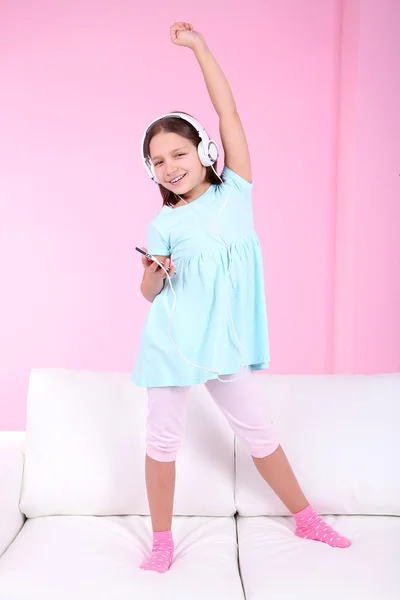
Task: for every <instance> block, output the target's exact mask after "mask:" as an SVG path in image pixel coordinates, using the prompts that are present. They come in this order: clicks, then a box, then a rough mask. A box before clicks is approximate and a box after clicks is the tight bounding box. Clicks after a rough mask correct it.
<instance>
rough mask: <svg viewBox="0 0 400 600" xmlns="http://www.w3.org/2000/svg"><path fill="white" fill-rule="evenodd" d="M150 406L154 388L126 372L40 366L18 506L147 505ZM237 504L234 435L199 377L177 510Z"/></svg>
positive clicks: (120, 508)
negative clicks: (137, 383)
mask: <svg viewBox="0 0 400 600" xmlns="http://www.w3.org/2000/svg"><path fill="white" fill-rule="evenodd" d="M146 415H147V392H146V390H145V389H142V388H138V387H136V386H135V385H134V384H133V383H132V382H131V381H130V379H129V374H128V373H107V372H90V371H73V370H67V369H33V370H32V371H31V375H30V381H29V389H28V402H27V423H26V440H25V467H24V474H23V480H22V490H21V501H20V509H21V511H22V512H23V513H24V514H25V515H26V516H27V517H28V518H32V517H40V516H47V515H60V514H66V515H123V514H135V515H148V514H149V509H148V503H147V497H146V490H145V474H144V461H145V422H146ZM234 513H235V504H234V436H233V434H232V432H231V430H230V428H229V426H228V425H227V424H226V422H225V419H224V418H223V416H222V415H221V414H220V412H219V410H218V409H217V408H216V406H215V405H214V403H213V401H212V400H211V398H210V397H209V395H208V393H207V391H206V389H205V388H204V386H193V387H192V389H191V392H190V398H189V406H188V421H187V434H186V438H185V440H184V442H183V445H182V449H181V450H180V452H179V454H178V459H177V475H176V493H175V506H174V514H176V515H199V516H231V515H233V514H234Z"/></svg>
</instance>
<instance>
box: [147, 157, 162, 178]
mask: <svg viewBox="0 0 400 600" xmlns="http://www.w3.org/2000/svg"><path fill="white" fill-rule="evenodd" d="M146 166H147V169H148V171H149V175H150V177H151V178H152V180H153V181H154V183H160V182H159V181H158V179H157V177H156V174H155V171H154V165H153V163H152V162H151V161H149V160H147V161H146Z"/></svg>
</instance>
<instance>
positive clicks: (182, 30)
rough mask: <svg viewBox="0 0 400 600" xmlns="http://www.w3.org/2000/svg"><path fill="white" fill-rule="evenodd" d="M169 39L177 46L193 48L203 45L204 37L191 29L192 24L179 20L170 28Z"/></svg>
mask: <svg viewBox="0 0 400 600" xmlns="http://www.w3.org/2000/svg"><path fill="white" fill-rule="evenodd" d="M170 34H171V41H172V43H173V44H176V45H177V46H186V47H187V48H191V49H192V50H195V48H197V47H199V46H202V45H205V40H204V37H203V36H202V34H201V33H199V32H198V31H194V30H193V25H191V24H190V23H184V22H183V21H179V22H178V23H174V24H173V25H172V27H171V28H170Z"/></svg>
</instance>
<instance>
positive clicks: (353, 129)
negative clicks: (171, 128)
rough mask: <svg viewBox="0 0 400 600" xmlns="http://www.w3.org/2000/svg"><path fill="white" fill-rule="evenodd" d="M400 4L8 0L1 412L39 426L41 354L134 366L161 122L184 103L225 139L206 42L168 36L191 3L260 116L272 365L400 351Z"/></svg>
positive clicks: (69, 363) (0, 220)
mask: <svg viewBox="0 0 400 600" xmlns="http://www.w3.org/2000/svg"><path fill="white" fill-rule="evenodd" d="M399 7H400V5H399V3H398V2H396V1H395V0H393V1H392V2H390V1H389V0H360V2H357V1H355V0H354V1H347V0H343V2H340V1H339V0H336V1H335V0H325V1H324V2H321V1H320V0H313V1H308V2H298V1H297V0H279V2H278V1H275V2H272V1H271V0H270V1H261V0H259V1H257V0H248V1H247V2H246V12H245V14H244V13H243V3H242V2H234V3H232V2H229V3H228V2H220V3H216V2H215V1H214V0H212V1H211V0H203V2H202V4H201V5H199V4H198V2H195V1H194V0H193V1H192V2H189V3H188V2H185V3H182V2H178V1H169V2H168V3H164V2H161V1H158V0H155V2H152V3H144V4H143V3H142V4H140V8H139V7H138V8H137V9H135V8H134V3H129V2H124V1H122V0H115V2H113V3H97V2H96V3H95V2H91V1H89V0H85V1H82V0H81V1H80V2H77V1H76V0H69V1H68V2H67V1H65V2H57V3H54V4H53V5H52V4H49V3H44V2H41V1H40V0H37V1H36V2H35V3H31V4H27V3H25V2H24V3H23V2H21V1H20V0H15V1H14V2H13V3H12V4H9V5H8V7H7V10H6V9H5V8H4V6H3V8H2V7H0V55H1V56H2V59H1V63H0V77H1V81H2V82H3V89H2V92H1V95H0V131H1V136H0V169H1V172H0V273H1V290H2V292H1V296H0V315H1V316H0V319H1V322H0V323H1V327H0V330H1V339H0V364H1V368H0V429H3V430H6V429H24V427H25V415H26V413H25V407H26V392H27V385H28V378H29V371H30V369H31V368H33V367H66V368H74V369H93V370H117V371H130V370H131V368H132V366H133V361H134V355H135V351H136V347H137V343H138V339H139V334H140V330H141V327H142V324H143V321H144V319H145V316H146V313H147V311H148V304H147V302H146V301H145V300H144V299H143V298H142V297H141V295H140V293H139V284H140V279H141V274H142V269H141V264H140V258H139V257H138V256H137V255H136V253H134V250H133V247H134V246H135V245H143V244H144V241H145V231H146V224H147V222H148V221H149V219H150V218H151V217H152V216H153V215H154V214H155V213H156V212H157V210H158V209H159V207H160V197H159V195H158V191H157V189H156V188H155V186H154V187H153V186H152V184H151V182H150V181H149V180H148V178H147V176H146V173H145V172H144V170H143V168H142V165H141V162H140V157H139V145H140V138H141V135H142V132H143V129H144V127H145V126H146V124H147V123H148V122H149V121H150V120H151V119H152V118H154V117H155V116H157V115H158V114H161V113H162V112H164V111H168V110H175V109H181V110H186V111H188V112H191V113H193V114H194V115H196V116H197V117H198V118H199V119H200V120H201V121H203V122H204V124H205V126H206V127H207V129H208V130H209V131H210V133H211V134H212V135H213V136H214V137H216V138H217V139H218V136H217V126H218V122H217V118H216V115H215V114H214V113H213V109H212V106H211V104H210V102H209V100H208V97H207V92H206V89H205V87H204V85H203V82H202V78H201V74H200V71H199V69H198V67H197V65H196V63H195V61H194V58H193V56H192V55H191V53H190V51H188V50H186V49H183V48H177V47H174V46H173V45H172V44H170V42H169V31H168V29H169V25H170V24H171V23H172V22H174V21H176V20H181V19H184V20H188V21H191V22H193V24H194V25H195V27H196V28H198V29H199V30H200V31H202V32H204V33H205V34H206V36H207V39H208V41H209V44H210V46H211V48H212V49H213V51H214V52H215V54H216V56H217V58H218V59H219V60H220V62H221V65H222V66H223V68H224V69H225V71H226V73H227V76H228V78H229V81H230V82H231V86H232V88H233V91H234V93H235V97H236V100H237V104H238V107H239V110H240V113H241V116H242V120H243V122H244V124H245V127H246V131H247V134H248V139H249V143H250V147H251V150H252V159H253V169H254V178H255V182H256V183H255V187H254V210H255V217H256V225H257V231H258V233H259V236H260V238H261V242H262V246H263V250H264V257H265V277H266V292H267V304H268V313H269V323H270V335H271V347H272V363H271V372H273V373H283V372H291V373H294V372H297V373H302V372H315V373H322V372H333V371H341V372H352V371H356V372H375V371H376V372H382V371H391V370H400V311H399V308H398V307H399V306H400V266H399V257H400V239H399V237H400V236H399V235H398V234H397V230H398V224H399V223H400V212H399V190H398V186H399V170H398V164H399V154H400V153H399V149H400V145H399V144H400V142H399V140H400V135H399V134H400V131H399V117H398V106H400V97H399V96H400V85H399V78H398V69H397V67H396V68H395V64H394V63H395V57H396V53H397V56H398V54H399V50H400V48H399V42H398V39H396V36H397V38H398V35H397V33H396V29H395V23H396V20H397V23H399V17H400V15H399ZM1 11H4V12H3V14H1ZM210 15H213V18H212V19H211V18H210ZM149 24H150V27H149ZM397 27H398V25H397ZM185 78H187V79H188V81H189V83H188V84H187V83H186V81H185Z"/></svg>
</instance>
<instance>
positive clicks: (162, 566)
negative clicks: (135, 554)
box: [140, 531, 174, 573]
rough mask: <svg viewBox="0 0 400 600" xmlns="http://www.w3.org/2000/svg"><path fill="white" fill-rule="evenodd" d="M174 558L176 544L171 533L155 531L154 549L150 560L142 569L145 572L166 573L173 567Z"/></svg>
mask: <svg viewBox="0 0 400 600" xmlns="http://www.w3.org/2000/svg"><path fill="white" fill-rule="evenodd" d="M173 557H174V542H173V539H172V532H171V531H155V532H154V533H153V548H152V551H151V555H150V558H148V559H147V560H146V561H145V562H144V563H143V564H141V565H140V568H141V569H143V571H157V573H165V572H166V571H168V569H169V568H170V566H171V563H172V559H173Z"/></svg>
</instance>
